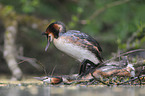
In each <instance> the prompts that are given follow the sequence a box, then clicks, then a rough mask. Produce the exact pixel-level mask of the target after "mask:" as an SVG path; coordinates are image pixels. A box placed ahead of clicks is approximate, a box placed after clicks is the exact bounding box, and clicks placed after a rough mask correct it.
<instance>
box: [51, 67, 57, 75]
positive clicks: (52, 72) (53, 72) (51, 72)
mask: <svg viewBox="0 0 145 96" xmlns="http://www.w3.org/2000/svg"><path fill="white" fill-rule="evenodd" d="M56 66H57V65H55V66H54V67H53V69H52V72H51V76H52V75H53V73H54V70H55V68H56Z"/></svg>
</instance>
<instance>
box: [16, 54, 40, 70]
mask: <svg viewBox="0 0 145 96" xmlns="http://www.w3.org/2000/svg"><path fill="white" fill-rule="evenodd" d="M16 58H17V59H19V60H23V61H21V62H19V63H18V64H21V63H23V62H25V61H27V62H29V63H30V64H31V65H32V66H34V67H35V68H36V69H39V70H40V66H39V65H38V64H37V63H36V62H37V60H36V59H35V58H29V57H24V56H17V57H16Z"/></svg>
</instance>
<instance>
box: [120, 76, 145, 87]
mask: <svg viewBox="0 0 145 96" xmlns="http://www.w3.org/2000/svg"><path fill="white" fill-rule="evenodd" d="M141 77H145V75H142V76H138V77H134V78H133V79H130V80H128V81H125V82H121V83H117V85H123V84H125V83H129V82H132V81H135V80H137V79H138V78H141Z"/></svg>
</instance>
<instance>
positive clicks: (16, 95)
mask: <svg viewBox="0 0 145 96" xmlns="http://www.w3.org/2000/svg"><path fill="white" fill-rule="evenodd" d="M0 96H145V87H143V86H141V87H139V86H128V87H127V86H123V87H120V86H119V87H103V86H102V87H101V86H95V87H94V86H92V87H83V86H59V87H54V86H45V87H44V86H43V87H40V86H27V87H24V86H5V87H0Z"/></svg>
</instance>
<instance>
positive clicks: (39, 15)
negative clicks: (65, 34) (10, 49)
mask: <svg viewBox="0 0 145 96" xmlns="http://www.w3.org/2000/svg"><path fill="white" fill-rule="evenodd" d="M11 20H16V21H17V22H18V28H17V30H18V33H17V39H16V46H17V48H18V49H20V48H21V49H23V52H22V54H23V56H25V57H31V58H35V59H36V60H37V64H38V65H40V69H39V68H38V69H37V68H35V67H33V66H32V65H31V64H29V63H28V62H26V61H24V62H23V61H21V60H19V59H18V61H17V62H18V64H19V67H20V68H21V69H22V72H23V74H25V75H45V73H44V71H43V70H42V69H44V68H45V69H46V70H47V73H49V74H55V75H56V74H73V73H77V72H78V70H79V66H80V63H79V62H78V61H76V60H75V59H73V58H71V57H69V56H67V55H65V54H64V53H62V52H60V51H59V50H58V49H56V48H55V46H54V45H53V44H51V46H50V47H49V49H48V51H47V52H45V51H44V49H45V46H46V43H47V41H46V38H45V37H44V36H42V35H41V32H43V31H45V29H46V28H47V26H48V25H49V23H51V22H53V21H62V22H64V23H65V25H66V27H67V30H69V29H74V30H80V31H82V32H85V33H87V34H90V35H91V36H92V37H94V38H95V39H96V40H97V41H98V42H99V43H100V45H101V47H102V49H103V52H102V55H103V57H104V59H105V60H107V59H109V58H111V57H112V56H113V55H112V54H113V53H115V54H116V53H117V52H118V51H120V52H126V51H129V50H132V49H137V48H145V30H144V28H145V0H0V50H1V51H0V74H11V72H10V71H9V68H8V66H7V63H6V61H5V60H4V58H3V44H4V36H3V35H4V32H5V29H6V27H7V26H6V24H5V23H6V22H11ZM42 65H43V67H42Z"/></svg>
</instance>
